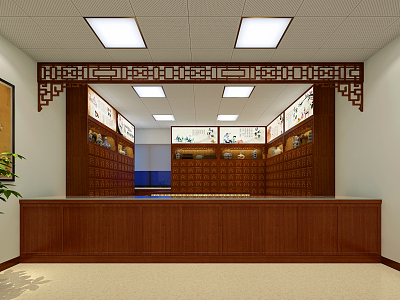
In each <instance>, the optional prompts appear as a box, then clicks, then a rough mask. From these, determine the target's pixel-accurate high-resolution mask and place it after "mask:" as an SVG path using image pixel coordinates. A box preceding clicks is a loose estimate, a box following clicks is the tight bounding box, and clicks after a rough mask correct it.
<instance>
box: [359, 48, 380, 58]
mask: <svg viewBox="0 0 400 300" xmlns="http://www.w3.org/2000/svg"><path fill="white" fill-rule="evenodd" d="M379 50H381V49H380V48H366V49H361V51H360V52H358V53H357V55H356V57H355V58H354V59H355V61H366V60H367V59H368V58H370V57H371V56H373V55H374V54H375V53H377V52H378V51H379Z"/></svg>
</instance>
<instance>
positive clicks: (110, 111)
mask: <svg viewBox="0 0 400 300" xmlns="http://www.w3.org/2000/svg"><path fill="white" fill-rule="evenodd" d="M88 114H89V116H91V117H92V118H94V119H96V120H97V121H99V122H100V123H102V124H104V125H106V126H107V127H109V128H111V129H112V130H114V131H117V113H116V111H115V109H114V108H112V107H111V106H110V105H108V103H107V102H106V101H104V100H103V99H102V98H101V97H100V96H99V95H97V94H96V92H95V91H93V90H92V89H91V88H90V87H89V88H88Z"/></svg>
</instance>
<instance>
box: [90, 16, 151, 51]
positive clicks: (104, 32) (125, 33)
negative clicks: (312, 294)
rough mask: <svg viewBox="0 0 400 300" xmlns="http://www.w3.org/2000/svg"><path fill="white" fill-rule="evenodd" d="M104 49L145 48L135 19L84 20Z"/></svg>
mask: <svg viewBox="0 0 400 300" xmlns="http://www.w3.org/2000/svg"><path fill="white" fill-rule="evenodd" d="M85 20H86V22H87V23H88V24H89V26H90V27H91V28H92V30H93V31H94V33H95V34H96V35H97V37H98V38H99V40H100V42H101V43H102V44H103V46H104V47H105V48H146V44H145V42H144V40H143V37H142V34H141V32H140V29H139V26H138V24H137V22H136V19H135V18H85Z"/></svg>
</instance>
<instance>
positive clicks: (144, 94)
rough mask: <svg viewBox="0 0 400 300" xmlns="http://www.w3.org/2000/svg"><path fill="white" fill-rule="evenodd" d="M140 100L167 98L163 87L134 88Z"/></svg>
mask: <svg viewBox="0 0 400 300" xmlns="http://www.w3.org/2000/svg"><path fill="white" fill-rule="evenodd" d="M132 87H133V89H134V90H135V92H136V94H137V95H138V96H139V98H166V96H165V93H164V89H163V87H162V86H132Z"/></svg>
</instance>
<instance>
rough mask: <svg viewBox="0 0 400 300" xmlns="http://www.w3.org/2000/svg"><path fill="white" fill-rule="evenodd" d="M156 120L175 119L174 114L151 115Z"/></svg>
mask: <svg viewBox="0 0 400 300" xmlns="http://www.w3.org/2000/svg"><path fill="white" fill-rule="evenodd" d="M153 118H154V119H155V120H156V121H175V118H174V115H153Z"/></svg>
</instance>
